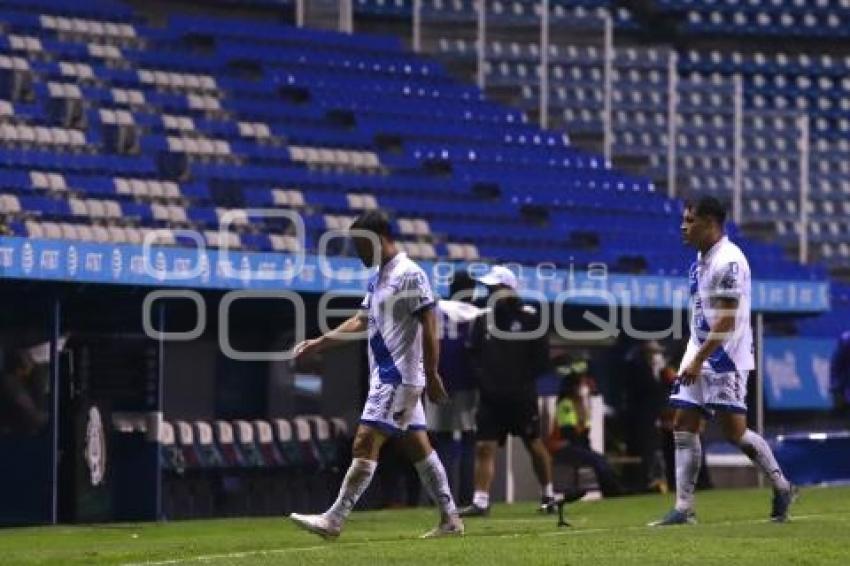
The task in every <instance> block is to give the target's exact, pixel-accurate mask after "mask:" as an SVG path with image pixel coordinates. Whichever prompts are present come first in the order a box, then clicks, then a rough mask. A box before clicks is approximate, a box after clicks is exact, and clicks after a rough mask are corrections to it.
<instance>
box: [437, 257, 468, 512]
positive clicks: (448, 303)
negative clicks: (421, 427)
mask: <svg viewBox="0 0 850 566" xmlns="http://www.w3.org/2000/svg"><path fill="white" fill-rule="evenodd" d="M474 289H475V281H474V280H473V279H472V278H471V277H469V276H468V275H467V274H466V273H465V272H458V273H456V274H455V276H454V279H453V280H452V284H451V287H450V289H449V293H450V297H449V300H440V301H439V302H438V303H437V312H438V313H439V317H440V364H439V373H440V376H441V377H442V378H443V385H444V386H445V388H446V392H447V393H448V394H449V399H448V401H447V402H446V403H443V404H440V405H435V404H433V403H428V405H427V407H426V410H427V416H428V430H429V431H430V433H431V438H432V443H433V445H434V449H435V450H436V451H437V454H438V455H439V456H440V459H441V461H442V462H443V465H444V466H445V468H446V473H447V474H448V477H449V485H450V487H451V489H452V492H453V494H454V497H455V500H457V501H458V502H460V504H462V505H466V504H468V503H470V502H471V501H472V492H473V474H474V470H475V410H476V407H477V404H478V394H477V390H476V383H475V378H474V375H473V372H472V368H471V367H470V362H469V351H468V350H467V348H466V342H467V337H468V335H469V329H470V326H471V325H472V321H473V320H474V319H475V318H476V317H477V316H478V314H479V313H480V309H478V308H477V307H475V306H474V305H472V292H473V290H474Z"/></svg>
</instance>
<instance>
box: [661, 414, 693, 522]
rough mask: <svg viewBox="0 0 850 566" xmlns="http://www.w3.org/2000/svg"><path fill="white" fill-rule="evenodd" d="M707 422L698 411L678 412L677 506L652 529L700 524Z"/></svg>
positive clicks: (676, 419)
mask: <svg viewBox="0 0 850 566" xmlns="http://www.w3.org/2000/svg"><path fill="white" fill-rule="evenodd" d="M704 426H705V419H704V418H703V415H702V413H701V412H700V411H699V410H698V409H677V410H676V415H675V417H674V431H673V438H674V442H675V445H676V506H675V507H674V508H673V509H672V510H670V512H669V513H667V515H665V516H664V517H663V518H662V519H661V520H659V521H655V522H653V523H650V526H653V527H660V526H669V525H685V524H692V523H695V522H696V514H695V513H694V491H695V490H696V485H697V478H698V477H699V469H700V465H701V464H702V445H701V443H700V438H699V435H700V433H701V432H702V429H703V427H704Z"/></svg>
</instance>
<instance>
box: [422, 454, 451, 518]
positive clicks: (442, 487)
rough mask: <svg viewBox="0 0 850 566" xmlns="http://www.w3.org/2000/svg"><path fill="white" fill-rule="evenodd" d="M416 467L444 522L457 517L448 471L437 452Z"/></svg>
mask: <svg viewBox="0 0 850 566" xmlns="http://www.w3.org/2000/svg"><path fill="white" fill-rule="evenodd" d="M414 466H415V467H416V472H417V473H418V474H419V480H420V481H421V482H422V487H424V488H425V491H426V492H427V493H428V496H429V497H431V499H433V500H434V501H435V502H436V503H437V506H438V507H439V508H440V515H441V516H442V518H443V520H446V519H448V518H450V517H452V516H454V515H457V507H456V506H455V500H454V498H453V497H452V490H451V488H449V479H448V477H447V476H446V469H445V468H444V467H443V463H442V462H441V461H440V457H439V456H437V451H436V450H432V451H431V453H430V454H429V455H428V457H427V458H423V459H422V460H420V461H418V462H416V463H415V464H414Z"/></svg>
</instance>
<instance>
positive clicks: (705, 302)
mask: <svg viewBox="0 0 850 566" xmlns="http://www.w3.org/2000/svg"><path fill="white" fill-rule="evenodd" d="M688 280H689V283H690V294H691V305H690V307H691V319H690V327H691V337H690V340H689V341H688V348H687V350H686V351H685V356H684V357H683V358H682V364H681V366H680V367H679V372H680V373H681V372H682V371H683V370H684V369H685V368H686V367H687V366H688V364H690V363H691V361H692V360H693V359H694V357H695V356H696V354H697V350H699V347H700V346H701V345H702V343H703V342H705V340H706V338H707V335H708V332H709V330H710V329H711V328H713V327H714V324H715V322H716V321H717V315H718V313H717V312H716V309H715V304H714V303H715V299H718V298H724V297H725V298H733V299H737V300H738V308H737V311H736V314H735V330H734V331H733V332H732V333H731V336H729V337H727V338H726V340H725V341H724V342H723V344H722V345H721V346H720V347H719V348H717V350H715V352H714V354H712V355H711V356H710V357H709V359H708V360H707V361H706V362H705V364H704V365H703V371H708V372H713V373H726V372H736V371H737V372H746V371H750V370H752V369H754V368H755V358H754V356H753V331H752V327H751V326H750V305H751V301H752V299H751V297H752V282H751V278H750V264H749V262H747V258H746V257H745V256H744V253H743V252H742V251H741V248H739V247H738V246H736V245H735V244H733V243H732V242H731V241H729V238H728V237H726V236H723V238H721V239H720V241H718V242H717V243H716V244H714V246H712V248H711V249H710V250H708V251H707V252H706V253H705V254H702V253H698V254H697V260H696V261H695V262H694V263H693V264H691V269H690V272H689V274H688Z"/></svg>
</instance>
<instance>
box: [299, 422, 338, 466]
mask: <svg viewBox="0 0 850 566" xmlns="http://www.w3.org/2000/svg"><path fill="white" fill-rule="evenodd" d="M304 418H305V420H306V421H307V422H308V423H309V424H310V434H311V436H312V437H313V443H314V444H315V446H316V448H317V453H318V456H319V461H320V464H321V466H322V468H323V469H336V467H337V465H338V452H339V451H338V449H337V443H336V439H335V438H334V437H333V435H332V430H331V425H330V423H329V422H328V421H327V420H326V419H325V418H324V417H320V416H318V415H310V416H307V417H304Z"/></svg>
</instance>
